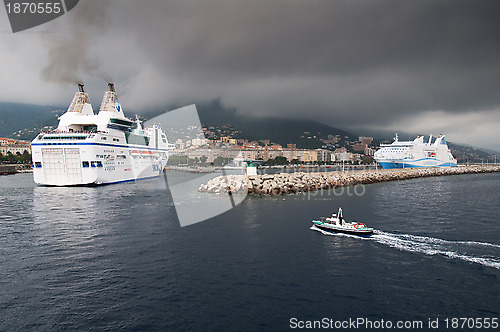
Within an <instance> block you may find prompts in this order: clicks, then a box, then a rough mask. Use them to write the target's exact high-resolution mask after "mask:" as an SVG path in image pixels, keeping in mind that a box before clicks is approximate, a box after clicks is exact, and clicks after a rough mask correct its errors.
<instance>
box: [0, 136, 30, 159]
mask: <svg viewBox="0 0 500 332" xmlns="http://www.w3.org/2000/svg"><path fill="white" fill-rule="evenodd" d="M25 151H27V152H28V153H30V154H31V146H30V143H29V142H25V141H18V140H15V139H11V138H4V137H0V154H2V155H3V156H5V155H7V154H9V152H10V153H11V154H14V155H15V154H17V153H19V154H23V153H24V152H25Z"/></svg>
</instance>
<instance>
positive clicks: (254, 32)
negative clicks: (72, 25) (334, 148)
mask: <svg viewBox="0 0 500 332" xmlns="http://www.w3.org/2000/svg"><path fill="white" fill-rule="evenodd" d="M114 9H115V10H116V11H117V12H118V13H117V15H118V16H120V17H121V23H120V28H123V29H124V31H125V32H126V33H128V34H130V38H131V39H133V40H135V43H137V46H138V47H139V48H140V49H143V50H144V55H145V57H144V59H145V61H146V62H148V65H150V66H152V67H154V68H155V70H157V71H159V72H161V73H163V74H164V75H165V76H168V77H170V79H171V80H172V81H176V80H178V82H183V83H184V84H186V88H187V89H188V90H189V91H190V93H192V95H193V97H194V98H196V95H197V92H199V93H200V94H201V95H204V92H205V93H206V91H207V90H208V91H211V92H212V93H213V94H214V96H213V97H219V96H220V97H222V99H223V100H227V101H228V102H232V103H234V104H235V106H238V107H240V108H242V109H245V110H247V111H251V112H255V113H257V114H269V113H272V114H284V115H291V116H302V115H303V114H304V112H305V111H307V114H309V115H314V116H316V117H320V116H323V118H324V119H325V120H326V121H327V122H328V121H330V122H332V121H335V122H336V123H338V124H339V125H344V126H346V125H349V124H351V123H352V122H353V121H356V122H358V123H359V122H363V121H366V122H367V123H373V122H378V121H380V122H381V121H387V119H397V118H399V117H404V116H406V114H407V113H414V112H419V111H427V110H445V111H447V112H452V113H457V112H468V111H471V110H484V109H490V108H495V107H497V106H498V105H499V104H500V93H498V92H499V91H498V90H499V89H498V88H499V86H500V65H499V64H500V62H499V51H500V42H499V40H500V38H499V37H500V19H499V18H500V17H499V16H500V2H498V1H456V0H454V1H435V0H432V1H422V0H420V1H400V0H398V1H326V0H319V1H318V0H308V1H305V0H300V1H296V0H295V1H294V0H283V1H282V0H273V1H235V0H231V1H221V0H217V1H189V0H188V1H169V2H165V3H164V2H160V1H157V2H156V1H145V2H135V3H130V2H128V3H127V5H125V4H123V5H122V3H118V2H117V3H115V6H114ZM263 87H265V89H263Z"/></svg>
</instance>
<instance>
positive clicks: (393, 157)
mask: <svg viewBox="0 0 500 332" xmlns="http://www.w3.org/2000/svg"><path fill="white" fill-rule="evenodd" d="M373 157H374V158H375V160H376V161H377V163H378V164H379V165H380V166H382V168H385V169H387V168H414V167H454V166H457V160H456V159H455V158H454V157H453V155H452V154H451V152H450V149H449V148H448V144H447V143H446V138H445V136H444V135H440V136H439V137H438V138H436V140H435V141H434V143H432V135H431V136H430V137H429V141H428V142H427V143H426V142H425V141H424V136H418V137H417V138H415V139H414V140H413V141H400V140H399V139H398V134H396V137H395V138H394V142H392V143H391V144H380V149H379V150H378V151H377V152H375V155H374V156H373Z"/></svg>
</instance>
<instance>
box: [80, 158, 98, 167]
mask: <svg viewBox="0 0 500 332" xmlns="http://www.w3.org/2000/svg"><path fill="white" fill-rule="evenodd" d="M82 166H83V168H88V167H102V161H99V160H97V161H82Z"/></svg>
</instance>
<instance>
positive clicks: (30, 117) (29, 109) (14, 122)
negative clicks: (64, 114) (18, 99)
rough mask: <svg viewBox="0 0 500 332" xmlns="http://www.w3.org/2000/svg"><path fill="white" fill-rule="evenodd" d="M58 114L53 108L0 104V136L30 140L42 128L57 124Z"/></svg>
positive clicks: (56, 109) (56, 108)
mask: <svg viewBox="0 0 500 332" xmlns="http://www.w3.org/2000/svg"><path fill="white" fill-rule="evenodd" d="M58 112H59V113H60V111H58V107H55V106H40V105H30V104H20V103H8V102H0V136H2V137H3V136H7V137H13V138H16V139H26V140H31V139H33V138H34V137H35V136H36V134H38V132H40V129H41V128H42V127H43V126H46V125H50V124H52V125H53V124H57V114H58ZM19 131H22V133H19Z"/></svg>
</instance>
